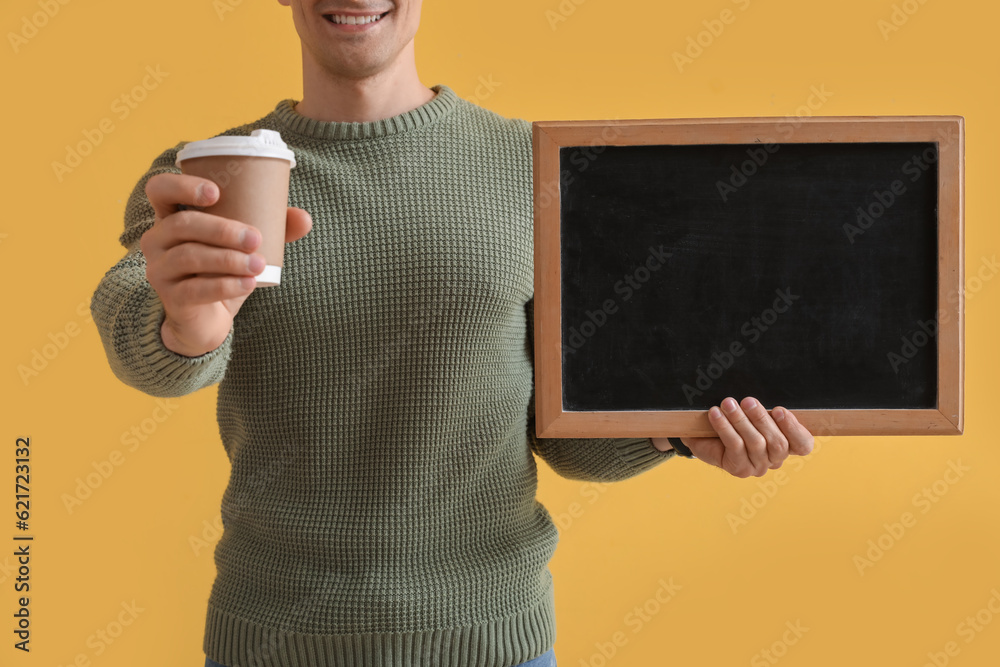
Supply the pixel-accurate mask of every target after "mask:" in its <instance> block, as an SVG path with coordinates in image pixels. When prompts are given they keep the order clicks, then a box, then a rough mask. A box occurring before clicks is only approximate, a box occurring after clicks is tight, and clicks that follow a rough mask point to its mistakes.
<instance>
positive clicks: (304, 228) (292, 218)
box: [285, 206, 312, 243]
mask: <svg viewBox="0 0 1000 667" xmlns="http://www.w3.org/2000/svg"><path fill="white" fill-rule="evenodd" d="M310 230H312V216H311V215H309V212H308V211H306V210H305V209H302V208H295V207H292V206H289V207H288V217H287V218H286V220H285V243H291V242H292V241H298V240H299V239H300V238H302V237H303V236H305V235H306V234H308V233H309V231H310Z"/></svg>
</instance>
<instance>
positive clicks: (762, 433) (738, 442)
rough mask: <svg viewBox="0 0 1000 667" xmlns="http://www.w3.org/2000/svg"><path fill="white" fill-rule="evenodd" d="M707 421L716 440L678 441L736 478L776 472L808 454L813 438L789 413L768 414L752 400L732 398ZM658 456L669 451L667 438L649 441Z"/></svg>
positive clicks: (773, 411)
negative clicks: (786, 462) (792, 456)
mask: <svg viewBox="0 0 1000 667" xmlns="http://www.w3.org/2000/svg"><path fill="white" fill-rule="evenodd" d="M708 420H709V422H710V423H711V424H712V428H714V429H715V432H716V433H717V434H718V435H719V437H718V438H681V442H682V443H684V445H686V446H687V447H688V448H689V449H690V450H691V453H692V454H694V456H695V458H698V459H701V460H702V461H704V462H705V463H710V464H712V465H714V466H716V467H719V468H722V469H723V470H725V471H726V472H729V473H730V474H732V475H735V476H736V477H749V476H751V475H753V476H755V477H762V476H763V475H765V474H766V473H767V471H768V470H769V469H771V468H780V467H781V464H782V463H783V462H784V460H785V459H786V458H787V457H788V455H789V454H797V455H799V456H805V455H807V454H809V453H810V452H812V449H813V436H812V434H811V433H810V432H809V431H808V430H807V429H806V427H805V426H803V425H802V424H800V423H799V420H798V419H796V418H795V415H793V414H792V413H791V411H790V410H786V409H785V408H782V407H776V408H774V409H773V410H772V411H771V412H770V413H768V411H767V410H766V409H764V406H763V405H761V404H760V403H759V402H758V401H757V400H756V399H754V398H753V397H750V396H747V397H746V398H744V399H743V401H742V402H741V403H739V404H738V403H737V402H736V400H735V399H733V398H731V397H730V398H727V399H726V400H724V401H722V409H719V408H718V407H715V406H713V407H712V409H711V410H709V411H708ZM651 440H652V441H653V446H654V447H656V448H657V449H658V450H660V451H661V452H665V451H668V450H670V449H671V444H670V442H669V440H668V439H667V438H651Z"/></svg>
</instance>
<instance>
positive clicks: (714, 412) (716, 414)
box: [708, 405, 722, 419]
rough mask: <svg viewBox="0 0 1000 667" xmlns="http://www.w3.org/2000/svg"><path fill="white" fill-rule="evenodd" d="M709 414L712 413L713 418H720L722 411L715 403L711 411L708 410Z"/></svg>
mask: <svg viewBox="0 0 1000 667" xmlns="http://www.w3.org/2000/svg"><path fill="white" fill-rule="evenodd" d="M708 414H709V415H710V416H711V417H712V418H713V419H718V418H719V417H721V416H722V412H720V411H719V408H717V407H715V406H714V405H713V406H712V407H711V408H710V409H709V411H708Z"/></svg>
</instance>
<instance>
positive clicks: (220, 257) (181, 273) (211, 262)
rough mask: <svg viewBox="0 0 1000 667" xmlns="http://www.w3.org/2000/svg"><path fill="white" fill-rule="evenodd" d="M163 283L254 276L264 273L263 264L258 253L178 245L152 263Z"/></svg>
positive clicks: (194, 245)
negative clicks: (160, 265) (216, 277)
mask: <svg viewBox="0 0 1000 667" xmlns="http://www.w3.org/2000/svg"><path fill="white" fill-rule="evenodd" d="M156 262H157V263H161V264H162V267H159V268H161V269H162V270H161V271H160V272H159V274H158V275H161V276H163V277H164V279H165V280H166V281H174V282H176V281H178V280H183V279H184V278H188V277H191V276H194V275H198V274H200V275H202V276H203V277H211V276H255V275H257V274H258V273H260V272H261V271H263V270H264V265H265V264H266V261H265V260H264V256H263V255H261V254H260V253H248V252H243V251H241V250H232V249H229V248H218V247H215V246H210V245H205V244H202V243H181V244H179V245H175V246H173V247H172V248H170V249H169V250H168V251H166V252H165V253H163V255H161V256H160V257H159V258H157V260H156Z"/></svg>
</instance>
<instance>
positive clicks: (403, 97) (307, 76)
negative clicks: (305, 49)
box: [295, 59, 435, 123]
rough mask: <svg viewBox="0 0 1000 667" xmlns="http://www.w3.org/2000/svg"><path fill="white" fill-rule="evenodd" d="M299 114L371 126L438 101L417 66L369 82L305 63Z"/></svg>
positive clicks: (321, 119) (410, 65)
mask: <svg viewBox="0 0 1000 667" xmlns="http://www.w3.org/2000/svg"><path fill="white" fill-rule="evenodd" d="M303 89H304V93H303V96H302V101H301V102H299V103H298V104H296V105H295V111H297V112H298V113H299V114H301V115H303V116H306V117H308V118H313V119H315V120H320V121H326V122H354V123H367V122H372V121H376V120H382V119H385V118H391V117H393V116H397V115H399V114H401V113H405V112H407V111H411V110H413V109H416V108H417V107H419V106H421V105H423V104H426V103H427V102H429V101H430V100H432V99H434V97H435V92H434V91H433V90H431V89H430V88H427V87H426V86H424V85H423V84H422V83H420V79H419V77H418V76H417V70H416V66H415V64H414V63H413V62H412V60H411V61H409V62H407V63H406V64H405V65H403V66H401V67H398V68H392V69H389V70H385V71H382V72H380V73H378V74H377V75H375V76H373V77H369V78H366V79H350V78H342V77H337V76H335V75H333V74H331V73H330V72H328V71H325V70H323V69H322V68H321V67H319V66H318V65H317V64H316V63H314V62H312V61H311V60H309V59H306V60H305V61H304V62H303Z"/></svg>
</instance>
